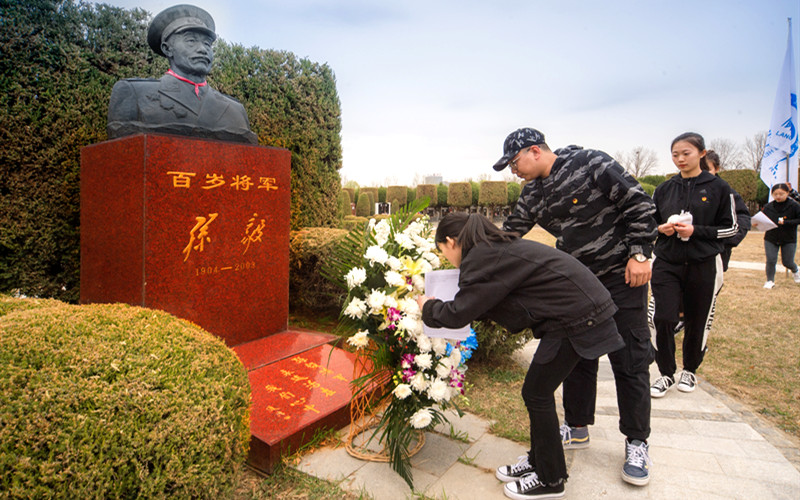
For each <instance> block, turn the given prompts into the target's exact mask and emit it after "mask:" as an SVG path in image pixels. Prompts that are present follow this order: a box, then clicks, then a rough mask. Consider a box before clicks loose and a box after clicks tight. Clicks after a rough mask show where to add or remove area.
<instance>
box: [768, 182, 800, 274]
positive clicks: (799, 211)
mask: <svg viewBox="0 0 800 500" xmlns="http://www.w3.org/2000/svg"><path fill="white" fill-rule="evenodd" d="M790 189H791V188H790V187H789V185H788V184H783V183H781V184H775V185H774V186H772V190H771V192H772V198H773V199H772V201H771V202H769V203H767V205H766V206H765V207H764V209H763V210H762V211H763V212H764V215H766V216H767V217H769V219H770V220H771V221H772V222H774V223H775V224H776V225H777V226H778V227H775V228H773V229H770V230H769V231H767V232H766V233H764V253H765V254H766V255H767V266H766V271H767V282H766V283H764V288H773V287H774V286H775V265H776V264H777V263H778V250H779V249H780V251H781V262H782V263H783V265H784V266H785V267H786V268H787V269H789V270H790V271H791V272H792V277H793V278H794V281H795V282H796V283H800V270H798V268H797V264H795V263H794V254H795V252H796V251H797V225H798V224H800V205H798V204H797V202H795V201H794V200H792V199H790V198H789V192H790Z"/></svg>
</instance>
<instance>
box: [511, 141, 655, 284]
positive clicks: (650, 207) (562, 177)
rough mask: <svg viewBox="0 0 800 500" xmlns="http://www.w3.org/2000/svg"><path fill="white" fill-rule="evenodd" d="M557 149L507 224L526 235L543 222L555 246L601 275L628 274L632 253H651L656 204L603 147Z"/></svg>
mask: <svg viewBox="0 0 800 500" xmlns="http://www.w3.org/2000/svg"><path fill="white" fill-rule="evenodd" d="M554 153H555V154H556V155H557V156H558V158H557V159H556V161H555V163H554V164H553V167H552V169H551V170H550V175H548V176H547V177H545V178H539V179H534V180H532V181H530V182H528V183H527V184H526V185H525V187H524V188H523V189H522V193H521V194H520V197H519V200H518V201H517V206H516V208H515V209H514V212H513V213H512V214H511V215H509V216H508V218H507V219H506V221H505V223H504V224H503V229H505V230H506V231H516V232H518V233H520V234H522V235H524V234H526V233H527V232H528V231H530V230H531V228H533V226H535V225H536V224H539V225H540V226H541V227H542V228H544V229H545V230H546V231H547V232H548V233H550V234H552V235H553V236H555V237H556V248H558V249H560V250H563V251H565V252H567V253H569V254H571V255H572V256H573V257H575V258H577V259H578V260H579V261H581V262H582V263H583V264H584V265H585V266H586V267H588V268H589V269H591V270H592V272H593V273H594V274H595V276H597V277H598V278H601V279H603V278H609V277H611V276H612V275H615V274H623V275H624V273H625V267H626V266H627V264H628V259H629V258H630V256H631V255H633V254H636V253H643V254H644V255H645V256H647V257H650V256H651V253H652V251H653V242H654V241H655V239H656V236H657V235H658V229H657V226H656V221H655V219H654V218H653V215H654V214H655V205H654V203H653V200H652V198H650V196H648V194H647V193H646V192H645V191H644V189H642V186H641V185H640V184H639V183H638V182H637V181H636V179H634V178H633V177H632V176H631V175H630V174H628V173H627V172H626V171H625V169H623V168H622V166H621V165H620V164H619V163H617V162H616V161H615V160H614V159H613V158H611V157H610V156H609V155H607V154H606V153H604V152H602V151H596V150H591V149H583V148H581V147H578V146H567V147H566V148H562V149H557V150H556V151H554Z"/></svg>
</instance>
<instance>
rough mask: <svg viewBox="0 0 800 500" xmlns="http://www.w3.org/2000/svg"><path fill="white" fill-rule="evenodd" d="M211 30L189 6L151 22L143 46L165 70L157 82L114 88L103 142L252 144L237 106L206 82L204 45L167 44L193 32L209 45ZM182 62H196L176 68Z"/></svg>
mask: <svg viewBox="0 0 800 500" xmlns="http://www.w3.org/2000/svg"><path fill="white" fill-rule="evenodd" d="M215 30H216V26H215V25H214V19H212V18H211V14H209V13H208V12H206V11H205V10H203V9H201V8H200V7H196V6H194V5H186V4H183V5H175V6H173V7H169V8H167V9H165V10H163V11H162V12H160V13H158V15H156V17H154V18H153V21H152V22H151V23H150V27H149V28H148V30H147V44H148V45H149V46H150V48H151V49H152V50H153V52H155V53H156V54H158V55H160V56H162V57H166V58H167V59H168V60H169V65H170V69H169V71H167V73H166V74H165V75H163V76H162V77H161V78H159V79H152V78H150V79H144V78H126V79H124V80H120V81H118V82H117V83H116V84H115V85H114V88H113V89H112V90H111V98H110V99H109V103H108V126H107V131H108V137H109V139H117V138H119V137H125V136H127V135H133V134H142V133H143V134H148V133H161V134H176V135H186V136H192V137H201V138H206V139H217V140H221V141H232V142H245V143H249V144H258V137H256V135H255V134H254V133H253V132H252V131H251V130H250V121H249V120H248V118H247V111H245V109H244V106H242V103H240V102H239V101H237V100H236V99H234V98H233V97H231V96H228V95H225V94H223V93H221V92H218V91H216V90H215V89H213V88H211V87H210V86H209V85H208V83H207V82H206V76H207V75H208V73H209V72H210V71H211V65H212V63H213V60H214V50H213V47H212V46H211V44H209V43H207V42H208V39H205V40H203V43H201V44H176V43H174V40H173V38H174V36H173V35H176V34H180V33H186V32H190V31H191V32H195V31H197V32H200V33H202V34H203V35H204V37H205V36H207V37H208V38H210V39H211V41H214V40H216V39H217V34H216V33H215ZM180 36H185V35H180ZM165 49H166V52H165ZM187 60H194V61H196V63H192V64H193V65H194V67H189V68H186V67H182V64H184V63H183V62H181V61H184V62H185V61H187Z"/></svg>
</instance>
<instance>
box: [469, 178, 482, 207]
mask: <svg viewBox="0 0 800 500" xmlns="http://www.w3.org/2000/svg"><path fill="white" fill-rule="evenodd" d="M469 185H470V187H471V188H472V203H471V204H472V206H475V207H477V206H478V203H479V201H480V198H481V183H480V182H475V181H469Z"/></svg>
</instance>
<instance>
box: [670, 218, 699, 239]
mask: <svg viewBox="0 0 800 500" xmlns="http://www.w3.org/2000/svg"><path fill="white" fill-rule="evenodd" d="M674 226H675V232H676V233H678V236H679V237H681V238H683V239H684V240H686V239H688V238H689V237H690V236H691V235H692V233H694V226H693V225H692V224H686V223H684V222H676V223H675V224H674Z"/></svg>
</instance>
